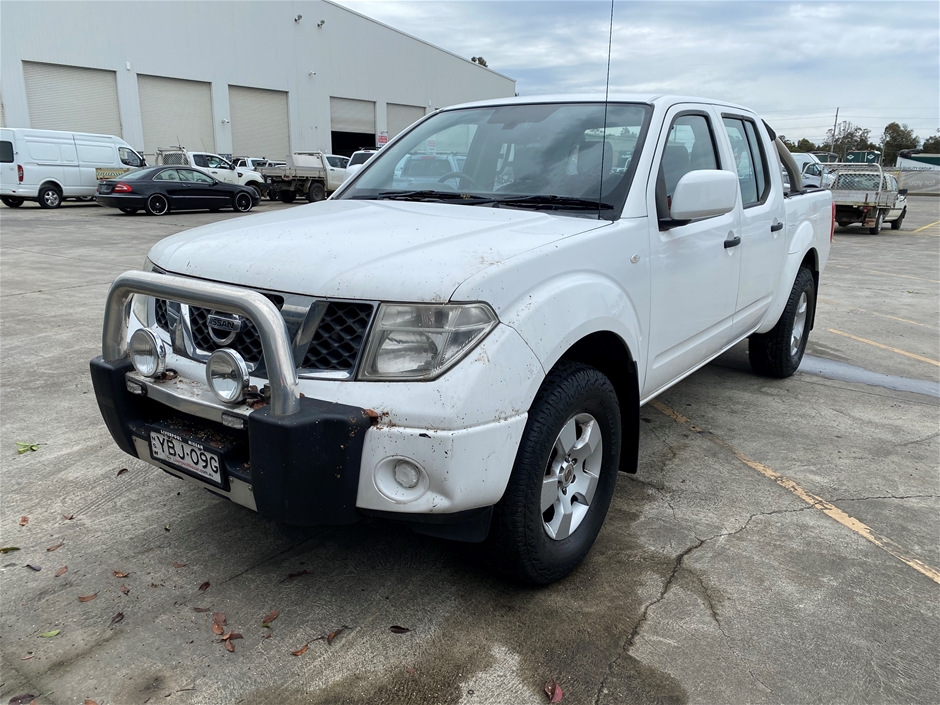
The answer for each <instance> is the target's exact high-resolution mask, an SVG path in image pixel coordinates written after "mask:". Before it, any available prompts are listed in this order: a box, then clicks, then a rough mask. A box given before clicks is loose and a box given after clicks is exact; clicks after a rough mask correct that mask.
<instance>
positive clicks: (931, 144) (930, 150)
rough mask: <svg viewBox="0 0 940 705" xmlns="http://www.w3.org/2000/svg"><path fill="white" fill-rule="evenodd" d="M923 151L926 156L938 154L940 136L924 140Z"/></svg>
mask: <svg viewBox="0 0 940 705" xmlns="http://www.w3.org/2000/svg"><path fill="white" fill-rule="evenodd" d="M924 151H925V152H926V153H927V154H940V135H934V136H933V137H928V138H927V139H925V140H924Z"/></svg>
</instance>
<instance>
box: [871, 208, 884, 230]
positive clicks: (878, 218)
mask: <svg viewBox="0 0 940 705" xmlns="http://www.w3.org/2000/svg"><path fill="white" fill-rule="evenodd" d="M884 219H885V212H884V211H882V210H879V211H878V213H877V215H875V227H873V228H868V232H869V233H871V234H872V235H877V234H878V233H880V232H881V224H882V223H883V222H884Z"/></svg>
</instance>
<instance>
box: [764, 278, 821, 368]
mask: <svg viewBox="0 0 940 705" xmlns="http://www.w3.org/2000/svg"><path fill="white" fill-rule="evenodd" d="M815 310H816V281H815V280H814V279H813V273H812V272H811V271H809V270H808V269H806V268H805V267H804V268H802V269H800V271H799V273H798V274H797V275H796V281H795V282H793V288H792V289H791V290H790V298H789V299H788V300H787V305H786V307H785V308H784V309H783V313H782V314H781V316H780V320H779V321H777V325H775V326H774V327H773V328H772V329H771V330H769V331H768V332H766V333H760V334H758V333H755V334H754V335H752V336H751V337H750V338H749V339H748V348H747V354H748V359H749V360H750V362H751V369H753V370H754V371H755V372H756V373H757V374H759V375H765V376H767V377H780V378H784V377H789V376H791V375H792V374H793V373H794V372H796V370H797V368H798V367H799V366H800V362H802V360H803V353H804V352H806V342H807V341H808V340H809V328H810V322H811V321H812V320H813V313H814V312H815Z"/></svg>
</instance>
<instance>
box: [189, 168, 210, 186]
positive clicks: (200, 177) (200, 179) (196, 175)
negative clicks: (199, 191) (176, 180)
mask: <svg viewBox="0 0 940 705" xmlns="http://www.w3.org/2000/svg"><path fill="white" fill-rule="evenodd" d="M189 175H190V178H191V180H192V181H195V182H196V183H197V184H214V183H215V181H213V179H212V177H211V176H208V175H206V174H203V173H202V172H201V171H190V172H189Z"/></svg>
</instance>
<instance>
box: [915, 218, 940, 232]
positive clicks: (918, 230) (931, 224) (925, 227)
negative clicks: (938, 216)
mask: <svg viewBox="0 0 940 705" xmlns="http://www.w3.org/2000/svg"><path fill="white" fill-rule="evenodd" d="M934 225H940V220H938V221H935V222H933V223H928V224H927V225H925V226H924V227H922V228H917V230H915V231H914V232H915V233H919V232H920V231H921V230H926V229H927V228H932V227H933V226H934Z"/></svg>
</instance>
